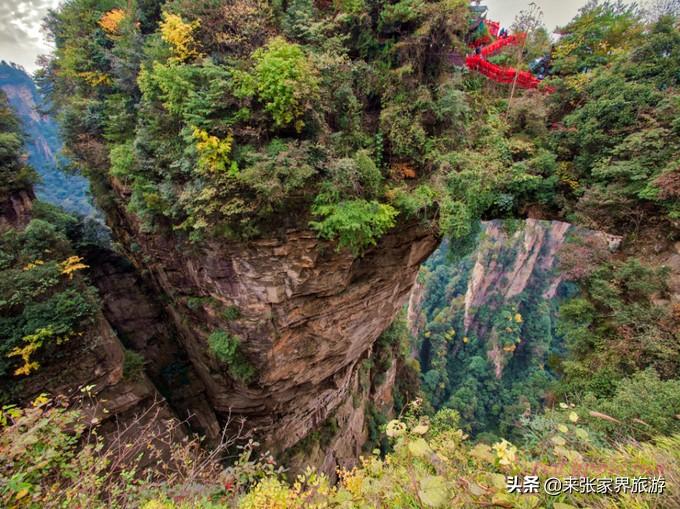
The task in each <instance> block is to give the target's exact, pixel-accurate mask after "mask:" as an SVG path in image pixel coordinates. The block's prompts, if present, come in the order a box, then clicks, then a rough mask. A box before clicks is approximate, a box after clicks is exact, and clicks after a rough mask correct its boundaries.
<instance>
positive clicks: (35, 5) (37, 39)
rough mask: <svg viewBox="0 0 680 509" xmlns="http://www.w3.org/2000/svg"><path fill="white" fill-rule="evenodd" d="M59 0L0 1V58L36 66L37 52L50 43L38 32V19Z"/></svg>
mask: <svg viewBox="0 0 680 509" xmlns="http://www.w3.org/2000/svg"><path fill="white" fill-rule="evenodd" d="M59 3H60V0H23V1H16V0H0V59H2V60H8V61H11V62H16V63H17V64H21V65H23V66H24V67H26V69H28V70H29V71H33V70H35V68H36V65H35V61H36V58H37V57H38V55H41V54H44V53H48V52H49V51H50V46H49V44H48V42H47V41H46V40H45V36H44V34H43V33H42V31H41V25H42V19H43V17H44V16H45V15H46V14H47V11H48V10H49V9H51V8H55V7H57V6H58V5H59Z"/></svg>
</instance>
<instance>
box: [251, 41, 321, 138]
mask: <svg viewBox="0 0 680 509" xmlns="http://www.w3.org/2000/svg"><path fill="white" fill-rule="evenodd" d="M253 59H254V60H255V70H254V79H255V89H256V91H257V95H258V97H259V99H260V100H261V101H262V102H263V103H264V106H265V109H266V110H267V111H268V112H269V113H270V114H271V116H272V118H273V119H274V123H275V125H276V126H277V127H286V126H289V125H291V124H292V125H294V127H295V129H296V130H297V131H298V132H300V131H301V130H302V128H303V127H304V122H303V120H302V117H303V116H304V114H305V112H306V111H307V110H308V109H309V108H310V107H311V104H312V103H313V101H314V100H315V99H316V97H317V95H318V93H319V80H318V77H317V72H316V70H315V69H314V66H313V65H312V64H311V62H310V61H309V59H308V58H307V55H305V52H304V51H303V49H302V47H301V46H299V45H297V44H292V43H289V42H286V40H285V39H283V38H281V37H276V38H274V39H272V40H271V41H269V43H268V44H267V45H266V46H265V47H264V48H260V49H258V50H256V51H255V52H254V53H253Z"/></svg>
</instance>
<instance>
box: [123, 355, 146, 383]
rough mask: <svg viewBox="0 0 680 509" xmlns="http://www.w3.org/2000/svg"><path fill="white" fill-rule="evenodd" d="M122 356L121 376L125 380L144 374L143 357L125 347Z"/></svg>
mask: <svg viewBox="0 0 680 509" xmlns="http://www.w3.org/2000/svg"><path fill="white" fill-rule="evenodd" d="M124 354H125V357H124V358H123V377H125V379H126V380H130V381H136V380H139V379H140V378H141V376H142V375H143V374H144V357H142V356H141V355H140V354H138V353H137V352H135V351H134V350H128V349H127V348H126V349H125V352H124Z"/></svg>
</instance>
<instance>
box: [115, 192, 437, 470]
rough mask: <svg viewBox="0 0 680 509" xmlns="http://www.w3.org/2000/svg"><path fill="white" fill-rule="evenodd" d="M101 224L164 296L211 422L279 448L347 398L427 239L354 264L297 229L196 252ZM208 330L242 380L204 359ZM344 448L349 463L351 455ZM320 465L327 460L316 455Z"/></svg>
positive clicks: (395, 240)
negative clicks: (238, 421)
mask: <svg viewBox="0 0 680 509" xmlns="http://www.w3.org/2000/svg"><path fill="white" fill-rule="evenodd" d="M119 191H120V190H119ZM112 226H113V229H114V231H115V232H116V233H117V234H118V237H119V238H120V239H122V240H123V244H124V245H125V246H127V247H129V246H130V245H131V244H132V242H133V239H134V242H135V243H136V244H137V245H138V246H140V248H141V249H138V250H137V252H136V253H133V252H132V251H131V250H130V251H129V255H130V256H131V257H132V258H133V259H134V260H135V263H136V265H137V266H138V267H140V268H143V269H144V270H148V272H149V274H150V276H151V278H152V280H153V281H154V282H155V285H156V286H157V289H158V290H159V292H163V293H164V294H166V295H168V296H169V297H170V304H169V305H168V306H166V309H167V311H168V314H169V316H170V317H171V318H172V319H173V321H174V324H175V326H176V328H177V330H178V331H179V332H180V341H181V343H182V345H183V347H184V349H185V351H186V353H187V355H188V357H189V359H190V361H191V364H192V366H193V368H194V370H195V372H196V373H197V374H198V376H199V377H200V379H201V380H202V382H203V384H204V385H205V388H206V394H207V396H208V399H209V401H210V404H211V406H212V408H213V409H214V411H215V413H216V414H217V415H218V417H220V418H221V419H222V421H224V420H225V419H226V418H227V416H231V417H232V418H233V417H244V418H246V419H247V422H248V425H249V426H251V427H253V428H255V429H256V430H257V432H258V433H259V434H260V436H261V437H263V438H264V441H265V445H266V446H267V447H269V448H271V449H272V450H274V451H279V452H280V451H283V450H285V449H287V448H289V447H291V446H293V445H294V444H295V443H297V442H298V441H299V440H301V439H302V438H304V437H305V436H306V435H307V434H308V433H309V432H310V431H312V430H314V429H315V428H316V427H317V426H318V425H319V424H320V423H323V422H324V421H325V420H326V419H327V418H328V417H329V416H330V415H331V414H334V413H335V412H337V411H338V410H339V409H340V408H341V407H342V405H346V404H347V401H348V400H349V399H351V394H352V392H353V386H354V382H353V380H355V372H356V369H357V361H358V360H359V359H360V358H362V356H364V355H365V354H366V353H367V352H368V350H369V349H370V347H371V345H372V344H373V342H374V341H375V340H376V339H377V338H378V336H379V335H380V334H381V333H382V332H383V331H384V330H385V328H387V326H388V325H389V324H390V322H391V321H392V320H393V318H394V317H395V315H396V314H397V312H398V311H399V309H400V308H401V307H402V306H403V304H404V303H405V302H406V300H407V299H408V295H409V294H410V291H411V288H412V286H413V283H414V280H415V276H416V274H417V271H418V268H419V266H420V264H421V263H422V262H423V261H424V260H425V258H427V256H429V254H430V253H431V252H432V251H433V250H434V248H435V247H436V245H437V242H438V239H437V238H436V236H435V235H434V234H433V233H432V232H431V231H429V230H427V229H425V228H424V227H423V226H421V225H419V224H416V223H413V224H409V225H405V226H402V227H400V228H399V229H396V230H395V231H392V232H390V233H389V234H387V235H385V236H384V238H383V239H381V241H380V242H379V243H378V246H376V247H375V248H373V249H371V250H369V251H368V252H367V253H365V255H364V256H363V257H354V256H352V255H351V254H349V253H348V252H338V251H337V250H336V249H335V246H334V245H333V244H331V243H328V242H320V241H319V240H318V239H317V238H316V235H315V234H314V232H312V231H309V230H305V229H300V230H288V231H286V232H285V233H283V234H281V235H280V236H279V237H276V238H267V239H263V240H257V241H252V242H248V243H231V242H223V243H215V242H213V243H206V244H204V245H202V246H201V247H200V248H198V247H195V246H187V245H184V244H182V243H180V242H178V241H177V239H175V238H169V237H166V238H164V237H161V236H158V235H153V236H152V235H145V234H144V233H142V232H141V230H140V229H139V228H138V225H137V224H136V222H135V219H134V218H131V217H129V216H126V215H124V214H121V215H120V216H119V218H118V223H117V224H113V225H112ZM190 299H193V302H197V299H200V300H199V301H200V302H201V304H200V306H199V307H198V308H196V306H193V309H192V308H190V307H189V305H188V303H189V302H190ZM232 307H235V308H238V310H239V312H240V317H239V318H238V319H236V320H231V321H230V320H228V319H226V318H225V317H224V311H225V310H226V309H228V308H232ZM218 329H220V330H225V331H227V332H229V333H230V334H232V335H236V336H238V337H239V338H240V340H241V344H242V347H243V350H244V353H245V354H246V356H247V358H248V360H249V362H250V363H251V364H252V365H253V366H254V367H255V368H256V371H257V377H256V380H255V381H254V382H253V383H251V384H249V385H247V386H245V385H242V384H239V383H237V382H236V381H234V380H233V379H232V378H231V377H230V376H229V374H228V369H227V366H225V365H224V364H222V363H221V362H219V361H218V360H217V359H216V358H215V357H214V356H213V355H212V354H211V352H210V350H209V347H208V344H207V337H208V336H209V334H210V333H211V332H212V331H215V330H218ZM362 418H363V417H362ZM352 419H353V417H352V418H349V417H348V420H347V426H349V428H347V426H345V428H347V429H349V430H350V435H352V436H354V438H349V437H348V436H347V434H346V433H345V434H344V435H343V436H344V437H345V438H344V439H343V440H342V442H343V443H351V442H352V441H353V440H354V441H355V442H356V443H359V442H361V441H362V438H361V434H357V433H358V432H355V431H356V429H358V426H356V425H355V424H356V423H354V424H352V425H351V426H350V424H349V423H350V422H352V423H353V422H354V421H353V420H352ZM357 419H358V417H357ZM352 429H354V430H355V431H351V430H352ZM362 433H363V431H362ZM348 441H349V442H348ZM350 449H352V451H353V453H352V454H350V456H352V457H354V458H356V455H355V454H354V452H356V450H355V449H356V448H355V447H350ZM333 450H335V449H333ZM333 454H335V456H336V459H337V458H338V457H340V456H343V455H342V454H339V452H338V451H335V453H333ZM322 462H324V464H326V466H329V465H330V463H331V461H330V460H329V459H328V457H327V456H324V459H323V460H322ZM336 463H337V461H336ZM329 468H330V467H329ZM327 470H328V469H327ZM332 470H334V468H333V469H330V470H328V471H332Z"/></svg>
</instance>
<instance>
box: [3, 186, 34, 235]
mask: <svg viewBox="0 0 680 509" xmlns="http://www.w3.org/2000/svg"><path fill="white" fill-rule="evenodd" d="M33 199H34V195H33V191H31V190H30V189H25V190H21V191H16V192H14V193H10V195H9V196H0V231H3V230H6V229H7V228H23V227H25V226H26V225H27V224H28V222H29V221H30V220H31V210H32V209H33Z"/></svg>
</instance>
